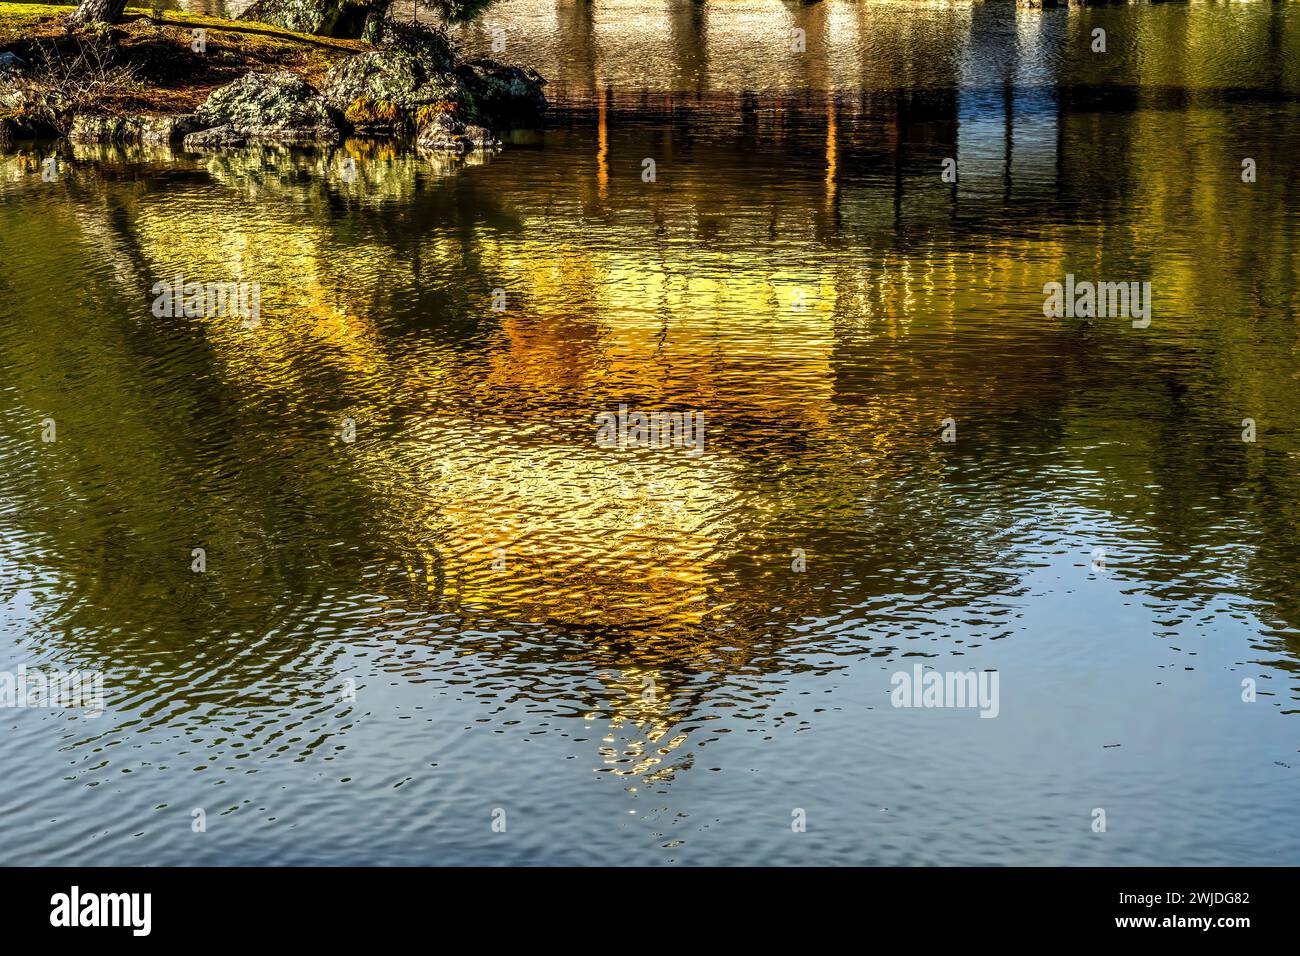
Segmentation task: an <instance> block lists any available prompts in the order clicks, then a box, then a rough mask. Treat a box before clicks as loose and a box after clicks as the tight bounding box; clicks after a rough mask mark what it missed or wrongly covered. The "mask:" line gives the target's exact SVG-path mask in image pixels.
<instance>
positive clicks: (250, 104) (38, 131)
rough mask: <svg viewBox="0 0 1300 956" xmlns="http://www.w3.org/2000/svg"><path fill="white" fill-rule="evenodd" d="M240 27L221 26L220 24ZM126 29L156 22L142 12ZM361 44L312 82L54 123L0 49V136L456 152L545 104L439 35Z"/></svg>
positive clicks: (519, 72)
mask: <svg viewBox="0 0 1300 956" xmlns="http://www.w3.org/2000/svg"><path fill="white" fill-rule="evenodd" d="M239 26H240V24H238V23H236V22H231V25H230V27H229V29H230V30H231V31H237V30H238V29H239ZM132 29H133V30H135V31H136V32H137V33H139V32H141V31H148V30H151V29H152V30H158V31H161V26H160V25H159V24H157V23H155V22H152V21H150V20H149V18H147V17H141V18H139V19H138V20H137V21H135V22H134V23H133V24H132ZM286 36H290V37H292V36H293V35H292V34H286ZM366 46H368V47H369V48H367V49H361V50H359V51H358V52H355V53H352V54H351V55H347V56H343V57H341V58H339V59H337V61H336V62H334V63H333V64H332V65H331V66H329V68H328V70H326V71H325V72H324V74H323V76H322V77H321V78H320V79H319V80H318V81H317V82H316V83H312V82H309V81H308V80H307V79H305V78H304V77H303V76H302V75H300V74H299V73H298V72H294V71H292V70H289V69H282V70H271V71H250V72H248V73H246V74H245V75H243V76H241V77H239V78H238V79H236V80H234V81H233V82H229V83H226V84H225V85H222V86H219V87H217V88H216V89H213V90H212V91H211V93H210V94H209V95H208V96H207V98H206V99H205V100H204V101H203V102H202V103H200V104H199V105H198V107H197V108H196V109H193V110H192V111H187V112H176V113H170V112H155V111H148V112H139V113H136V112H130V111H123V110H121V109H113V110H98V109H94V108H93V107H92V108H89V109H85V108H82V109H76V108H75V107H68V108H67V109H65V111H64V112H65V115H63V116H61V117H58V116H56V117H55V118H54V119H53V120H47V119H44V117H46V116H50V115H51V109H50V103H49V102H48V101H49V99H50V96H49V93H48V91H42V90H40V89H39V88H38V87H37V86H36V85H35V84H34V83H33V82H32V81H31V80H30V78H29V70H30V67H29V64H28V62H27V61H26V60H24V59H22V58H21V57H20V56H18V55H17V54H15V53H12V52H0V142H4V141H5V140H6V139H13V138H21V137H28V136H42V135H45V136H50V135H62V136H66V138H67V139H69V140H70V141H72V142H75V143H81V144H94V143H103V144H136V143H138V144H143V145H164V144H182V145H183V146H184V147H185V148H186V149H195V150H199V149H214V148H226V147H238V146H244V145H247V144H252V143H279V144H286V145H331V144H336V143H338V142H340V141H342V140H343V139H345V138H347V137H366V138H410V139H413V140H414V142H415V144H416V146H418V147H419V148H421V149H429V150H437V151H445V152H450V153H465V152H470V151H474V150H492V149H497V148H499V147H500V146H501V139H500V137H499V136H498V135H497V133H498V131H501V130H504V129H506V128H509V127H514V126H528V125H536V124H537V121H538V120H539V119H540V117H541V115H542V114H543V112H544V111H545V110H546V108H547V105H548V104H547V101H546V96H545V94H544V93H543V87H544V86H545V85H546V81H545V80H544V79H543V78H542V77H541V76H540V75H538V74H537V73H536V71H534V70H530V69H526V68H522V67H518V66H510V65H506V64H502V63H498V62H495V61H493V60H489V59H472V60H464V61H458V60H457V58H456V56H455V51H454V50H453V49H452V47H451V44H450V43H449V42H448V40H447V38H446V36H445V35H444V34H443V33H441V32H440V31H437V30H433V29H429V28H426V27H422V26H416V25H410V24H399V23H397V22H395V21H392V20H388V21H385V22H384V23H383V24H382V26H381V28H380V30H379V37H378V39H377V41H376V42H375V43H374V44H367V45H366ZM37 97H40V98H42V99H43V100H44V101H45V102H40V103H37V102H36V101H35V100H36V98H37ZM33 117H36V119H33ZM42 126H44V127H46V128H44V129H42V128H41V127H42Z"/></svg>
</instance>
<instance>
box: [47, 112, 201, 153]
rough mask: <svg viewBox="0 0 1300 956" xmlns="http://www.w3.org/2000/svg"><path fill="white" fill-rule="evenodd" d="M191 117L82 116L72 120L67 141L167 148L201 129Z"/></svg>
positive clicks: (187, 115) (189, 115) (188, 115)
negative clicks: (135, 144)
mask: <svg viewBox="0 0 1300 956" xmlns="http://www.w3.org/2000/svg"><path fill="white" fill-rule="evenodd" d="M198 128H199V127H198V121H197V120H196V119H195V117H194V116H193V115H192V114H186V115H182V116H150V115H141V116H93V115H89V114H84V113H83V114H79V115H77V116H74V117H73V119H72V128H71V130H69V132H68V139H70V140H72V142H74V143H139V144H140V145H142V146H165V145H167V144H169V143H177V142H180V141H181V140H182V139H183V138H184V137H185V136H186V135H187V134H189V133H191V132H193V131H194V130H196V129H198Z"/></svg>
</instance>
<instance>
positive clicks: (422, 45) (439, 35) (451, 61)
mask: <svg viewBox="0 0 1300 956" xmlns="http://www.w3.org/2000/svg"><path fill="white" fill-rule="evenodd" d="M378 43H379V45H380V46H382V47H383V48H385V49H388V50H396V51H398V52H401V53H405V54H407V55H408V56H413V57H415V59H417V60H419V61H420V64H421V65H422V66H423V67H424V69H425V72H426V73H428V74H429V75H431V76H432V75H433V74H435V73H449V72H451V70H453V69H454V68H455V66H456V52H455V50H453V49H452V45H451V40H449V39H448V38H447V34H446V32H445V31H443V30H440V29H434V28H432V27H427V26H425V25H424V24H422V23H404V22H401V21H398V20H385V21H384V26H383V31H382V32H381V34H380V37H379V40H378Z"/></svg>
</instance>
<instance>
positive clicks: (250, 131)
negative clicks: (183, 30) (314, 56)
mask: <svg viewBox="0 0 1300 956" xmlns="http://www.w3.org/2000/svg"><path fill="white" fill-rule="evenodd" d="M195 121H196V125H197V127H198V128H200V129H212V128H213V127H220V126H229V127H230V128H231V130H232V131H233V133H227V134H224V135H225V136H226V138H232V137H237V138H241V139H243V140H246V141H254V140H262V141H276V142H283V143H336V142H338V141H339V139H340V138H341V134H340V132H339V124H338V122H337V121H336V120H335V116H334V113H333V112H332V111H331V110H330V108H329V106H328V105H327V104H326V102H325V100H324V98H323V97H322V96H321V95H320V94H319V93H318V92H316V90H315V89H314V88H313V87H312V86H310V85H309V84H308V83H307V82H306V81H305V80H303V79H302V78H301V77H298V76H295V75H294V74H292V73H288V72H282V73H249V74H248V75H247V76H243V77H240V78H239V79H238V80H235V82H233V83H230V84H228V85H226V86H223V87H221V88H220V89H217V90H213V92H212V95H211V96H209V97H208V100H207V102H206V103H204V104H203V105H202V106H200V107H199V109H198V112H197V113H196V114H195ZM194 135H195V134H191V135H190V136H187V137H186V138H185V143H186V145H189V144H190V142H191V140H192V139H193V141H194V142H196V143H197V142H202V143H203V144H204V145H214V144H212V143H209V142H208V140H209V139H211V138H205V139H194Z"/></svg>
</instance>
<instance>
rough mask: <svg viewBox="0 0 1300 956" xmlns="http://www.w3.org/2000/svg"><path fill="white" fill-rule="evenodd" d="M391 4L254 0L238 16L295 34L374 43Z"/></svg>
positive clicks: (342, 0)
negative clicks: (362, 39)
mask: <svg viewBox="0 0 1300 956" xmlns="http://www.w3.org/2000/svg"><path fill="white" fill-rule="evenodd" d="M390 2H391V0H256V2H255V3H253V5H252V6H250V7H249V8H248V9H246V10H245V11H244V12H243V13H241V14H240V15H239V18H240V19H241V20H256V21H258V22H259V23H269V24H271V25H273V26H277V27H284V28H285V29H286V30H293V31H294V32H296V33H314V34H316V35H317V36H328V37H350V38H353V39H355V38H357V37H360V36H366V35H367V33H368V32H369V33H372V34H373V35H372V36H367V39H376V38H377V37H378V34H379V31H380V25H381V24H382V22H383V18H384V15H385V14H386V13H387V12H388V7H389V3H390Z"/></svg>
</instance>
